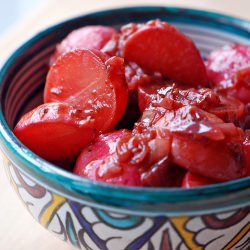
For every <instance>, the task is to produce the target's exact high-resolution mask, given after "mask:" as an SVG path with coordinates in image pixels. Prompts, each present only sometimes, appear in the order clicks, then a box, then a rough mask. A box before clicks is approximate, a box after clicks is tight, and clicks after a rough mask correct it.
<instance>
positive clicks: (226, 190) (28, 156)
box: [0, 6, 250, 210]
mask: <svg viewBox="0 0 250 250" xmlns="http://www.w3.org/2000/svg"><path fill="white" fill-rule="evenodd" d="M159 9H162V10H165V11H170V12H183V13H184V12H185V13H186V14H188V15H191V16H194V17H201V16H203V17H206V18H208V19H209V18H211V19H212V20H215V21H216V20H223V21H226V22H227V23H229V24H232V25H234V26H237V27H239V28H242V29H243V30H244V32H250V22H248V21H245V20H242V19H239V18H234V17H231V16H227V15H222V14H218V13H214V12H208V11H203V10H194V9H186V8H176V7H162V6H145V7H141V6H138V7H127V8H118V9H111V10H104V11H99V12H93V13H90V14H87V15H83V16H79V17H76V18H72V19H69V20H66V21H64V22H60V23H58V24H56V25H54V26H52V27H49V28H47V29H45V30H44V31H41V32H39V33H38V34H36V35H35V36H33V37H32V38H31V39H30V40H29V41H27V42H26V43H24V44H23V45H22V46H21V47H19V48H18V49H16V50H15V51H14V53H13V54H12V55H11V56H10V57H9V59H8V60H7V61H6V62H5V63H4V65H3V67H2V69H1V72H0V84H1V87H2V83H3V79H4V76H5V74H6V73H7V72H8V69H9V67H10V65H11V64H12V62H13V61H15V60H16V58H17V57H18V56H19V55H20V54H21V53H22V52H23V51H25V50H26V49H27V48H28V47H29V46H30V44H32V43H34V42H35V41H37V40H39V39H40V38H41V37H43V36H45V35H46V34H48V33H50V32H52V31H53V30H55V29H58V28H60V27H63V26H64V25H65V24H67V23H70V22H72V21H73V20H76V19H78V18H83V17H86V16H96V15H105V13H109V12H111V11H113V12H120V11H122V12H131V11H132V12H133V11H135V10H136V11H140V10H143V11H147V10H149V11H150V10H151V11H154V10H159ZM1 92H2V91H1ZM1 97H2V93H1ZM0 108H1V113H0V126H1V127H0V137H1V141H2V142H3V145H2V149H3V151H5V150H6V149H7V150H8V151H10V152H11V153H12V154H13V155H14V156H15V157H16V159H18V161H19V162H21V163H22V164H24V165H26V166H27V167H28V168H29V169H30V170H31V171H33V172H34V173H36V174H37V175H38V176H43V177H45V178H46V179H47V180H49V181H50V182H54V183H56V184H58V185H59V186H63V187H64V188H66V189H67V190H70V191H73V192H77V193H78V194H80V195H81V194H82V193H89V194H94V195H100V196H102V195H103V196H109V194H110V196H112V197H114V198H120V199H122V198H123V199H128V200H131V201H135V202H141V201H143V202H150V203H154V204H157V203H164V202H167V203H173V204H174V203H177V202H178V203H179V202H180V203H181V202H186V201H201V200H206V199H212V198H220V197H225V196H226V195H230V194H234V193H237V192H241V191H244V190H246V189H249V188H250V177H245V178H242V179H238V180H233V181H229V182H224V183H220V184H213V185H209V186H203V187H195V188H192V189H182V188H145V187H127V186H126V187H124V186H115V185H110V184H107V183H102V182H96V181H92V180H89V179H86V178H83V177H80V176H77V175H75V174H73V173H70V172H67V171H65V170H62V169H60V168H58V167H56V166H55V165H53V164H51V163H49V162H47V161H45V160H43V159H42V158H40V157H38V156H37V155H36V154H34V153H33V152H32V151H31V150H29V149H27V148H26V147H25V146H24V145H22V144H21V143H20V142H19V140H18V139H17V138H16V137H15V136H14V134H13V132H12V130H11V129H10V128H9V126H8V124H7V122H6V120H5V117H4V115H3V112H2V104H1V107H0ZM4 148H5V150H4ZM236 200H237V199H236ZM244 202H246V201H245V200H244ZM183 209H184V210H185V208H183Z"/></svg>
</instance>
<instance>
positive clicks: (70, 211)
mask: <svg viewBox="0 0 250 250" xmlns="http://www.w3.org/2000/svg"><path fill="white" fill-rule="evenodd" d="M156 18H160V19H161V20H163V21H167V22H170V23H172V24H174V25H175V26H176V27H178V28H179V29H180V30H182V31H183V32H184V33H185V34H187V35H188V36H190V37H191V38H192V39H193V40H194V42H195V43H196V45H197V46H198V48H199V49H200V51H201V53H202V56H203V57H206V56H207V54H208V53H209V51H211V50H212V49H214V48H216V47H219V46H221V45H224V44H227V43H231V42H243V43H249V38H250V23H249V22H247V21H243V20H239V19H236V18H233V17H228V16H224V15H220V14H216V13H211V12H205V11H200V10H191V9H181V8H169V7H133V8H123V9H113V10H107V11H101V12H97V13H92V14H88V15H84V16H80V17H77V18H74V19H71V20H68V21H65V22H62V23H60V24H57V25H55V26H53V27H50V28H48V29H46V30H44V31H42V32H41V33H39V34H37V35H35V36H34V37H33V38H31V39H30V40H29V41H27V42H26V43H25V44H24V45H22V46H21V47H20V48H18V49H17V50H16V51H15V52H14V53H13V54H12V55H11V56H10V58H9V59H8V60H7V62H6V63H5V64H4V66H3V68H2V69H1V75H0V82H1V86H0V87H1V89H0V98H1V103H0V105H1V106H0V131H1V132H0V142H1V143H0V144H1V150H2V152H3V154H4V168H5V169H6V172H7V175H8V177H9V179H10V181H11V183H12V185H13V187H14V189H15V191H16V193H17V194H18V197H19V198H20V199H21V200H22V201H23V203H24V204H25V205H26V208H27V209H28V211H29V212H30V214H31V215H32V216H33V217H34V218H35V220H37V221H38V222H39V223H40V224H41V225H42V226H44V227H45V228H47V229H48V230H49V231H51V232H52V233H54V234H56V235H57V236H58V237H59V238H61V239H62V240H64V241H67V242H69V243H71V244H72V245H73V246H75V247H77V248H81V249H94V250H98V249H102V250H105V249H107V250H125V249H126V250H136V249H141V250H142V249H157V250H159V249H161V250H163V249H179V250H185V249H234V250H235V249H241V250H243V249H250V242H249V237H250V224H249V221H250V177H248V178H243V179H240V180H235V181H231V182H227V183H222V184H216V185H211V186H207V187H198V188H193V189H189V190H182V189H179V188H172V189H170V188H151V189H150V188H140V187H136V188H135V187H120V186H112V185H108V184H105V183H98V182H94V181H91V180H87V179H84V178H82V177H79V176H76V175H74V174H72V173H69V172H66V171H64V170H62V169H60V168H58V167H56V166H54V165H52V164H50V163H48V162H46V161H45V160H43V159H41V158H40V157H38V156H37V155H35V154H34V153H33V152H31V151H30V150H29V149H27V148H26V147H25V146H24V145H23V144H22V143H20V141H19V140H18V139H17V138H16V137H15V136H14V135H13V133H12V129H13V126H14V124H15V123H16V122H17V119H18V117H20V114H22V113H23V112H25V111H27V110H30V109H31V108H32V107H34V106H36V105H38V104H39V103H41V102H42V91H43V87H44V81H45V76H46V72H47V70H48V68H47V62H48V58H49V57H50V55H51V54H52V52H53V50H54V47H55V44H56V43H57V42H59V41H60V40H61V39H62V38H64V37H65V36H66V35H67V34H68V33H69V32H70V31H72V30H73V29H76V28H79V27H81V26H84V25H95V24H101V25H111V26H114V27H116V28H118V27H119V26H121V25H122V24H126V23H128V22H131V21H133V22H145V21H148V20H150V19H156Z"/></svg>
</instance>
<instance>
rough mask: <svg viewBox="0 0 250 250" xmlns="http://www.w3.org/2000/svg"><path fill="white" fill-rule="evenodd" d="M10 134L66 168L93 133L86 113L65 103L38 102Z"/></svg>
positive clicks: (94, 132) (88, 141) (90, 139)
mask: <svg viewBox="0 0 250 250" xmlns="http://www.w3.org/2000/svg"><path fill="white" fill-rule="evenodd" d="M14 133H15V135H16V136H17V138H18V139H19V140H20V141H21V142H22V143H23V144H24V145H25V146H27V147H28V148H30V149H31V150H32V151H33V152H35V153H36V154H38V155H39V156H41V157H43V158H44V159H46V160H48V161H51V162H53V163H55V164H58V165H61V166H62V165H63V166H64V167H66V168H68V167H70V166H71V165H72V164H73V163H74V161H75V160H76V157H77V156H78V154H79V153H80V152H81V151H82V149H83V148H84V147H85V146H86V145H88V144H89V143H90V142H91V141H92V140H93V139H94V138H95V136H96V130H95V129H94V128H93V124H92V122H91V120H90V119H89V116H88V114H86V113H85V112H84V111H83V110H80V109H77V108H74V107H72V106H70V105H69V104H66V103H47V104H42V105H40V106H38V107H37V108H35V109H33V110H31V111H30V112H28V113H26V114H25V115H24V116H22V118H21V119H20V120H19V122H18V123H17V125H16V127H15V129H14Z"/></svg>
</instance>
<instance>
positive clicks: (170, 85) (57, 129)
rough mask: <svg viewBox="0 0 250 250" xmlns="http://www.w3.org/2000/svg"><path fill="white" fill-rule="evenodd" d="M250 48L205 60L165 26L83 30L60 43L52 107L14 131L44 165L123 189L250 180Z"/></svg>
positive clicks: (52, 73) (48, 97) (47, 96)
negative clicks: (46, 161)
mask: <svg viewBox="0 0 250 250" xmlns="http://www.w3.org/2000/svg"><path fill="white" fill-rule="evenodd" d="M249 51H250V46H249V45H241V44H233V45H229V46H227V47H224V48H221V49H220V48H219V49H218V50H216V51H213V52H211V55H210V56H209V57H208V59H207V61H206V62H204V61H203V59H202V57H201V55H200V52H199V50H198V49H197V47H196V46H195V44H194V43H193V41H192V40H191V39H190V38H188V37H187V36H185V34H183V33H181V32H180V31H179V30H178V29H176V28H175V27H173V26H172V25H170V24H168V23H166V22H162V21H160V20H153V21H149V22H147V23H145V24H135V23H130V24H127V25H124V26H123V27H121V29H120V31H118V30H115V29H113V28H111V27H105V26H86V27H83V28H80V29H78V30H75V31H73V32H72V33H70V34H69V35H68V36H67V37H66V38H65V39H64V40H63V41H61V43H60V44H58V45H57V47H56V51H55V53H54V54H53V55H52V57H51V61H50V63H51V66H50V69H49V72H48V75H47V79H46V84H45V90H44V102H45V103H44V104H42V105H41V106H39V107H37V108H36V109H34V110H31V111H30V112H29V113H28V114H25V115H24V116H23V117H22V118H21V119H20V121H19V122H18V123H17V125H16V127H15V129H14V133H15V135H16V136H17V137H18V138H19V139H20V140H21V141H22V142H23V143H24V144H25V145H26V146H27V147H29V148H30V149H31V150H33V151H34V152H35V153H36V154H38V155H39V156H41V157H43V158H44V159H46V160H48V161H51V162H53V163H55V164H58V165H59V166H61V167H63V168H66V169H68V170H70V171H73V172H74V173H75V174H77V175H80V176H83V177H86V178H89V179H92V180H97V181H101V182H107V183H109V184H114V185H127V186H144V187H183V188H190V187H194V186H201V185H209V184H213V183H219V182H223V181H230V180H234V179H238V178H242V177H244V176H247V175H249V172H250V171H249V169H250V168H249V166H250V153H249V144H250V143H249V130H247V129H249V128H248V123H247V121H248V116H249V108H248V106H249V105H248V102H249V101H250V100H248V99H247V98H246V96H245V95H243V94H242V93H243V92H242V89H246V90H248V85H249V84H250V82H249V79H250V70H249V68H250V63H249V62H250V52H249ZM237 55H238V56H237ZM236 57H237V58H236ZM220 62H221V63H220ZM215 65H216V66H215ZM225 81H226V82H227V83H228V82H229V83H228V84H225ZM131 100H133V103H131ZM133 105H135V108H134V110H133ZM131 107H132V108H131ZM135 109H138V112H140V115H139V116H138V117H135V115H134V114H135V113H136V112H134V111H135ZM130 119H131V121H133V126H132V129H130V130H129V129H127V127H129V126H127V127H126V124H125V125H124V121H126V123H127V124H130V126H131V121H130ZM121 120H122V123H121V124H123V126H124V127H123V128H120V127H121V124H120V123H119V122H120V121H121ZM134 121H136V122H134ZM118 127H119V129H118ZM31 135H32V136H31Z"/></svg>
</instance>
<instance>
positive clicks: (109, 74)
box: [44, 49, 128, 131]
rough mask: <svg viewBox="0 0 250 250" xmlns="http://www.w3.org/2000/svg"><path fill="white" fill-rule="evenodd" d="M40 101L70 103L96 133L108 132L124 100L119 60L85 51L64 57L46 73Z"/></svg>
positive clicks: (123, 78)
mask: <svg viewBox="0 0 250 250" xmlns="http://www.w3.org/2000/svg"><path fill="white" fill-rule="evenodd" d="M44 100H45V102H67V103H70V104H71V105H74V106H77V107H79V108H80V109H83V110H85V112H86V113H88V114H89V116H90V117H91V119H93V120H94V121H95V128H96V129H97V130H100V131H107V130H109V129H112V128H113V127H114V126H115V124H116V123H117V122H118V121H119V119H120V118H121V117H122V115H123V113H124V112H125V109H126V106H127V100H128V88H127V85H126V82H125V74H124V65H123V59H122V58H120V57H111V58H108V56H107V55H106V54H104V53H102V52H100V51H95V50H88V49H83V50H80V49H78V50H74V51H70V52H68V53H66V54H64V55H63V56H62V57H60V58H59V59H58V60H57V61H56V63H55V64H54V65H53V66H52V67H51V68H50V70H49V73H48V75H47V80H46V85H45V91H44Z"/></svg>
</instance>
